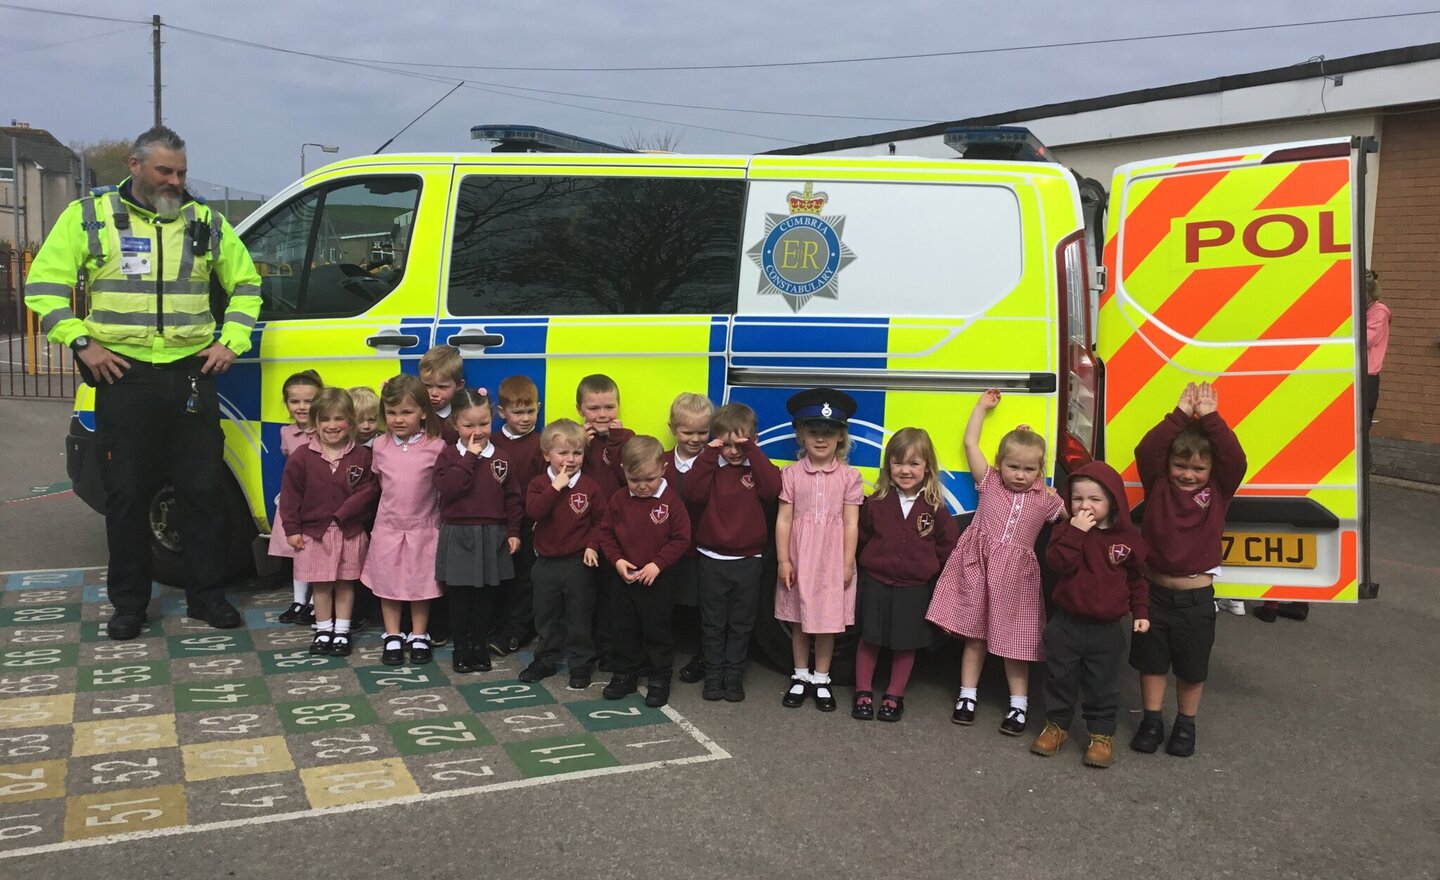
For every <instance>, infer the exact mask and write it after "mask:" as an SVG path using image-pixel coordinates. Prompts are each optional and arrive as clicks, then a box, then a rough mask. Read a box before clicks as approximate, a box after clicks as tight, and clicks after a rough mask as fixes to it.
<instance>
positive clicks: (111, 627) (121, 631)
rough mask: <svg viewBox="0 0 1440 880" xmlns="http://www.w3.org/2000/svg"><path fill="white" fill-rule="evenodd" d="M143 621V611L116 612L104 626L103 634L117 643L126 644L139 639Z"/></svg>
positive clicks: (143, 625) (143, 626)
mask: <svg viewBox="0 0 1440 880" xmlns="http://www.w3.org/2000/svg"><path fill="white" fill-rule="evenodd" d="M145 620H146V618H145V612H144V611H116V612H115V613H114V614H112V615H110V622H109V623H107V624H105V634H106V635H107V636H109V637H110V638H112V639H114V640H115V641H117V642H128V641H129V640H131V639H134V638H139V637H140V631H141V630H143V629H144V628H145Z"/></svg>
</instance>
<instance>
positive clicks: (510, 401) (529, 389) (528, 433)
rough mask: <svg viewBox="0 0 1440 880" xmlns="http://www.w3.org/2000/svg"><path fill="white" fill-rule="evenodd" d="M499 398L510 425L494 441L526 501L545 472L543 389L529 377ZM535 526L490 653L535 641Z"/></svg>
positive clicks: (511, 380)
mask: <svg viewBox="0 0 1440 880" xmlns="http://www.w3.org/2000/svg"><path fill="white" fill-rule="evenodd" d="M497 399H498V400H499V401H500V407H499V411H500V417H501V418H502V419H504V420H505V423H504V424H503V425H501V426H500V430H499V431H497V432H495V433H494V434H491V435H490V442H491V443H493V444H495V449H496V451H497V452H498V453H500V455H502V456H503V457H504V458H506V459H507V460H508V461H509V462H510V467H511V468H513V469H514V472H513V473H512V474H511V475H510V479H511V480H513V481H514V483H515V485H516V487H518V488H519V490H520V495H521V497H522V499H523V497H524V495H525V491H526V489H527V488H529V486H530V481H531V480H533V479H535V478H536V477H537V476H539V475H540V474H543V473H545V467H546V465H545V456H544V453H542V452H541V451H540V433H539V432H538V431H536V430H535V420H536V419H537V418H538V417H539V415H540V389H538V388H536V387H535V383H534V382H533V381H532V380H531V379H530V377H529V376H509V377H507V378H506V379H505V380H504V381H502V382H501V383H500V388H499V391H498V392H497ZM534 532H535V521H534V520H533V519H531V518H530V517H528V516H527V517H525V519H524V521H523V522H522V523H521V527H520V550H519V552H517V553H516V554H515V577H514V579H513V580H511V581H510V583H509V584H508V585H507V586H506V596H505V608H504V609H503V616H502V617H501V618H500V619H499V620H498V621H497V626H496V627H495V633H494V634H493V635H492V636H491V638H490V649H491V650H492V651H494V652H495V653H496V654H498V655H500V656H501V657H504V656H505V655H507V654H511V653H513V652H515V651H518V650H520V648H521V647H522V646H524V645H527V644H529V643H530V640H531V639H533V638H535V596H534V587H533V586H532V585H531V582H530V569H531V567H532V565H533V564H534V562H535V542H534Z"/></svg>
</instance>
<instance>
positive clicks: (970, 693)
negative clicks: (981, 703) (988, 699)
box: [958, 687, 980, 703]
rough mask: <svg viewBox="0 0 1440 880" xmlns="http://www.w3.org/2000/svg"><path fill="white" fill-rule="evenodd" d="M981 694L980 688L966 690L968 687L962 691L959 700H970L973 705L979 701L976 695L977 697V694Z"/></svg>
mask: <svg viewBox="0 0 1440 880" xmlns="http://www.w3.org/2000/svg"><path fill="white" fill-rule="evenodd" d="M979 692H980V689H979V688H966V687H962V688H961V689H960V696H959V698H958V699H960V700H969V701H970V702H972V703H973V702H976V701H977V698H976V696H975V695H976V694H977V693H979Z"/></svg>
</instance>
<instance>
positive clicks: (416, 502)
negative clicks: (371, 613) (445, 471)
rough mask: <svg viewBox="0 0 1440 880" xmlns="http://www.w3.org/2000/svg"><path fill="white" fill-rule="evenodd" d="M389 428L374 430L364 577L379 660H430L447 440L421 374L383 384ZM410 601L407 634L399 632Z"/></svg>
mask: <svg viewBox="0 0 1440 880" xmlns="http://www.w3.org/2000/svg"><path fill="white" fill-rule="evenodd" d="M380 403H381V406H382V407H383V409H384V414H385V427H386V432H385V433H384V434H382V435H381V436H379V437H376V438H375V444H374V446H373V447H372V450H373V457H372V462H371V467H372V468H374V470H375V475H376V476H377V477H378V478H379V480H380V506H379V509H378V510H377V511H376V512H375V525H374V527H373V528H372V529H371V530H370V553H369V555H368V556H366V557H365V572H364V573H363V574H362V575H361V576H360V579H361V580H362V581H364V582H365V585H366V586H368V587H369V588H370V592H372V593H374V594H375V596H376V597H377V598H379V600H380V616H381V618H382V619H383V620H384V621H385V635H384V650H383V652H382V653H381V655H380V662H381V663H384V664H385V665H387V666H399V665H400V664H402V663H404V662H405V652H406V649H408V650H409V652H410V662H411V663H429V662H430V661H431V659H432V658H433V654H432V650H431V646H430V631H429V626H430V602H431V600H432V599H438V598H440V584H439V583H438V582H437V581H436V580H435V555H436V551H437V549H438V547H439V543H440V493H439V492H437V491H436V490H435V482H434V472H435V460H436V459H438V458H439V457H440V451H441V450H442V449H444V448H445V441H444V440H442V439H440V419H439V417H437V416H436V415H435V411H434V410H432V409H431V408H430V395H429V394H428V393H427V392H426V390H425V384H424V383H423V382H421V381H420V378H419V377H418V376H409V375H400V376H396V377H395V378H393V379H390V380H389V381H387V382H386V383H385V385H384V387H383V388H382V389H381V390H380ZM407 604H408V605H409V606H410V628H411V632H410V634H409V637H408V638H407V637H406V636H404V635H402V634H401V632H400V620H401V617H402V615H403V613H404V610H405V606H406V605H407Z"/></svg>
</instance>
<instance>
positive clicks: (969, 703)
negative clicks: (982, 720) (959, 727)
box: [950, 697, 975, 727]
mask: <svg viewBox="0 0 1440 880" xmlns="http://www.w3.org/2000/svg"><path fill="white" fill-rule="evenodd" d="M950 721H951V722H952V723H954V724H963V725H965V726H966V727H969V726H970V725H971V724H974V723H975V701H974V700H972V699H970V698H969V697H956V698H955V711H954V712H951V713H950Z"/></svg>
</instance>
